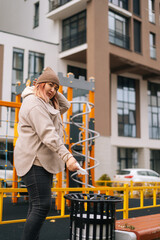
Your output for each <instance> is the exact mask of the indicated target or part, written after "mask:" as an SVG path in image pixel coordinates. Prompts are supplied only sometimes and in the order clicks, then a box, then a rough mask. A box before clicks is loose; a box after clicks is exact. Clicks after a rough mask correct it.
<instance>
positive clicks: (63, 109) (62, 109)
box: [57, 92, 71, 115]
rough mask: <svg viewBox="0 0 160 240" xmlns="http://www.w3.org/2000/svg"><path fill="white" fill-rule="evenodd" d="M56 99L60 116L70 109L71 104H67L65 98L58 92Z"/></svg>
mask: <svg viewBox="0 0 160 240" xmlns="http://www.w3.org/2000/svg"><path fill="white" fill-rule="evenodd" d="M57 98H58V102H59V108H60V114H61V115H62V114H63V113H65V112H66V111H67V110H68V109H69V108H70V106H71V104H70V103H69V102H68V100H67V99H66V98H65V96H64V95H63V94H61V93H60V92H57Z"/></svg>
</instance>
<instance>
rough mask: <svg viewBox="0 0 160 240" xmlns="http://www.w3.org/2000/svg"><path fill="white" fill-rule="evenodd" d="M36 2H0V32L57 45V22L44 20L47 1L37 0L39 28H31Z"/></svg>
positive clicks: (47, 6)
mask: <svg viewBox="0 0 160 240" xmlns="http://www.w3.org/2000/svg"><path fill="white" fill-rule="evenodd" d="M36 2H38V1H37V0H26V1H24V0H5V1H4V0H0V30H1V31H6V32H10V33H15V34H19V35H23V36H27V37H30V38H36V39H41V40H43V41H48V42H52V43H56V44H58V41H59V36H58V34H57V31H58V27H59V26H58V22H53V21H52V20H50V19H48V18H46V14H47V13H48V11H49V1H48V0H39V3H40V12H39V16H40V18H39V26H38V27H36V28H33V22H34V4H35V3H36Z"/></svg>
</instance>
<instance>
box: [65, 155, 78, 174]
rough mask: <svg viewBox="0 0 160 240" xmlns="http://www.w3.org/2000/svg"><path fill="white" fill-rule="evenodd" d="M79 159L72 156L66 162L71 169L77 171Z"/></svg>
mask: <svg viewBox="0 0 160 240" xmlns="http://www.w3.org/2000/svg"><path fill="white" fill-rule="evenodd" d="M76 163H77V160H76V159H75V158H74V157H71V158H69V159H68V161H67V162H66V166H67V168H68V169H69V171H77V170H78V169H79V168H78V166H77V164H76Z"/></svg>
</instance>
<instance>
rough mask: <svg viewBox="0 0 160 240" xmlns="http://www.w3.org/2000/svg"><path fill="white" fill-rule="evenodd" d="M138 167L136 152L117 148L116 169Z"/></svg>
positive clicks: (131, 149)
mask: <svg viewBox="0 0 160 240" xmlns="http://www.w3.org/2000/svg"><path fill="white" fill-rule="evenodd" d="M137 166H138V152H137V149H133V148H118V169H124V168H136V167H137Z"/></svg>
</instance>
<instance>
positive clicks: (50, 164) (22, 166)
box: [14, 87, 72, 176]
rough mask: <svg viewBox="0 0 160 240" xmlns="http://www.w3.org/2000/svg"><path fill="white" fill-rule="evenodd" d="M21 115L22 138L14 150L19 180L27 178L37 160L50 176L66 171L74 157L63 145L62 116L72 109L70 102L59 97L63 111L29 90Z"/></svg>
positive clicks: (20, 133) (29, 88) (20, 134)
mask: <svg viewBox="0 0 160 240" xmlns="http://www.w3.org/2000/svg"><path fill="white" fill-rule="evenodd" d="M22 97H23V98H24V100H23V103H22V106H21V108H20V112H19V123H18V133H19V137H18V139H17V142H16V146H15V149H14V162H15V167H16V170H17V174H18V176H24V175H25V174H26V173H27V172H28V171H29V170H30V168H31V167H32V165H33V163H34V161H35V159H36V158H38V159H39V162H40V164H41V165H42V166H43V167H44V168H45V169H46V170H47V171H48V172H50V173H53V174H55V173H58V172H60V171H62V170H63V169H64V163H65V161H67V160H68V158H69V157H71V156H72V155H71V153H70V152H69V151H68V149H67V148H66V147H65V145H64V143H63V126H62V120H61V116H60V114H63V113H64V112H66V111H67V110H68V108H69V107H70V104H69V102H68V101H67V99H66V98H65V97H64V96H63V95H62V94H60V93H58V101H59V105H60V111H59V110H56V109H54V107H53V106H52V105H51V104H50V103H46V102H44V101H43V100H42V99H41V98H39V97H37V96H35V95H34V93H33V87H27V88H26V89H25V90H24V91H23V93H22Z"/></svg>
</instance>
